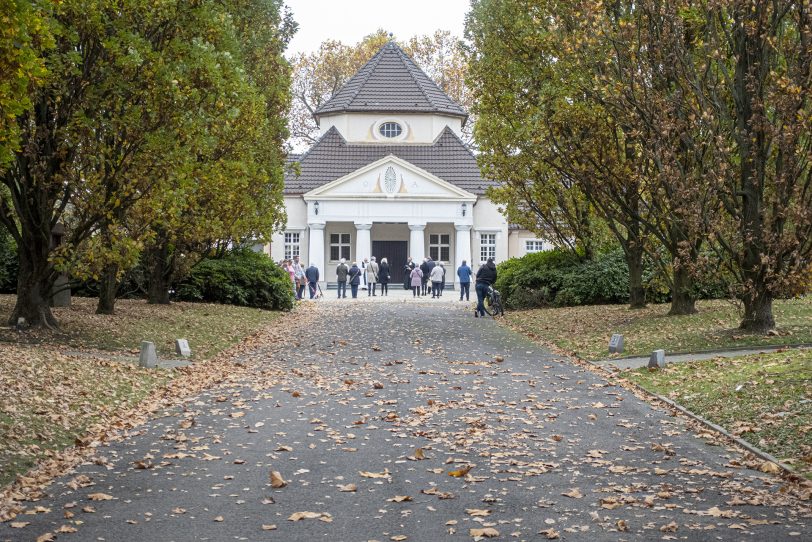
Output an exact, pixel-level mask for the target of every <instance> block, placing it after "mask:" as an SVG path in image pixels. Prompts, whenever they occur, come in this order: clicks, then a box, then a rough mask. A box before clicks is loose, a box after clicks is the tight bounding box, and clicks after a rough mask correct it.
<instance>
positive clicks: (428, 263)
mask: <svg viewBox="0 0 812 542" xmlns="http://www.w3.org/2000/svg"><path fill="white" fill-rule="evenodd" d="M436 265H437V264H436V263H435V262H434V260H432V259H431V256H429V258H428V260H426V267H427V268H428V270H429V276H431V272H432V270H433V269H434V267H435V266H436ZM426 286H427V287H428V290H427V291H426V295H428V294H431V293H433V292H432V291H431V290H432V288H431V286H432V284H431V281H427V282H426Z"/></svg>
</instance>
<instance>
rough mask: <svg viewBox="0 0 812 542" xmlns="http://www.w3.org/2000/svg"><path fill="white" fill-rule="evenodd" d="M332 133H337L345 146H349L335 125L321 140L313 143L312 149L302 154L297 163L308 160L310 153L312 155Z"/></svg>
mask: <svg viewBox="0 0 812 542" xmlns="http://www.w3.org/2000/svg"><path fill="white" fill-rule="evenodd" d="M330 132H333V133H335V134H336V135H337V136H338V137H339V138H341V140H342V141H343V142H344V144H345V145H346V144H347V140H346V139H345V138H344V136H343V135H341V132H339V131H338V128H336V127H335V125H333V126H330V128H329V129H328V130H327V131H326V132H324V135H322V136H321V137H320V138H318V139H317V140H316V142H315V143H313V144H312V145H310V147H309V148H308V149H307V150H306V151H305V152H303V153H301V154H300V155H299V159H298V160H296V161H297V162H301V161H303V160H304V159H305V158H307V156H308V155H309V154H310V153H311V152H312V151H313V150H315V149H316V147H318V146H319V144H321V142H322V141H324V140H325V139H327V136H328V135H330Z"/></svg>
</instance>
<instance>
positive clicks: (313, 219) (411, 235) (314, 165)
mask: <svg viewBox="0 0 812 542" xmlns="http://www.w3.org/2000/svg"><path fill="white" fill-rule="evenodd" d="M314 116H315V119H316V122H317V123H318V125H319V128H320V136H319V139H318V141H317V142H316V143H315V144H314V145H313V146H312V147H311V148H310V149H309V150H308V151H307V152H305V153H304V154H302V155H299V156H292V157H291V160H292V161H293V162H296V164H292V165H293V167H290V168H288V170H289V171H288V173H286V175H285V188H284V201H285V208H286V212H287V224H286V226H285V229H284V231H282V232H279V233H277V234H275V235H274V237H273V238H272V242H271V247H270V251H271V257H272V258H273V259H274V260H276V261H280V260H282V259H288V258H292V257H293V256H295V255H299V257H300V259H301V261H302V262H303V263H304V264H305V265H309V264H310V263H313V264H315V265H316V266H317V267H318V268H319V270H320V271H321V277H322V286H325V287H326V286H327V285H330V286H332V285H333V284H335V281H336V275H335V270H336V267H337V265H338V262H339V260H340V259H341V258H346V260H347V264H348V265H349V264H350V263H351V262H353V261H357V262H358V264H359V266H360V265H361V262H362V261H363V260H364V258H370V257H372V256H375V257H376V258H377V260H378V261H379V262H380V260H381V259H382V258H387V260H388V261H389V263H390V267H391V270H392V277H391V281H392V283H395V284H397V283H399V282H403V278H404V277H403V267H404V264H405V262H406V259H407V257H409V256H411V257H412V259H413V260H414V261H415V262H416V263H417V264H418V265H419V264H420V263H421V262H422V260H423V258H424V257H431V258H432V259H433V260H435V261H438V262H440V261H441V262H443V263H444V264H445V266H446V268H447V274H446V276H447V282H448V283H449V284H451V283H452V282H457V280H458V279H457V276H456V269H457V267H458V266H459V265H460V263H461V262H462V260H466V261H467V262H468V264H469V265H470V266H471V268H472V269H473V270H474V271H476V270H477V268H478V267H479V265H480V264H481V263H483V262H484V261H486V260H487V258H489V257H492V258H494V259H495V260H496V261H497V262H499V261H502V260H505V259H507V258H509V257H512V256H522V255H524V254H525V253H527V252H535V251H538V250H541V249H542V246H543V244H542V242H541V240H539V239H536V238H534V236H533V235H532V234H530V233H529V232H526V231H520V230H515V229H511V228H509V226H508V223H507V220H506V219H505V217H504V216H503V215H502V214H501V213H500V212H499V209H498V208H497V206H496V205H495V204H493V203H492V202H491V201H490V200H489V199H488V198H487V196H486V194H485V191H486V189H487V188H488V187H489V186H491V185H493V184H495V183H494V182H493V181H490V180H487V179H483V178H482V176H481V175H480V171H479V168H478V166H477V162H476V157H475V156H474V154H473V153H472V152H471V150H470V149H469V148H468V147H467V146H466V145H465V143H464V142H463V141H462V139H461V135H462V127H463V125H464V123H465V122H466V120H467V117H468V114H467V112H466V111H465V110H464V109H463V108H462V107H461V106H460V105H459V104H458V103H456V102H455V101H454V100H452V99H451V98H450V97H449V96H448V95H446V94H445V93H444V92H443V91H442V90H441V89H440V87H439V86H438V85H437V84H436V83H435V82H434V81H433V80H432V79H431V78H430V77H429V76H428V75H426V73H425V72H423V71H422V70H421V69H420V68H419V67H418V66H417V65H416V64H415V63H414V61H413V60H412V59H411V58H409V56H408V55H407V54H406V53H405V52H404V51H403V50H402V49H401V48H400V47H399V46H398V45H397V44H395V43H394V42H391V41H390V42H389V43H387V44H386V45H384V46H383V47H382V48H381V49H380V51H378V52H377V53H376V54H375V56H374V57H372V59H371V60H370V61H369V62H368V63H367V64H365V65H364V66H363V67H362V68H361V69H360V70H359V71H358V73H357V74H355V75H354V76H353V77H352V78H351V79H349V80H348V81H347V83H346V84H345V85H344V86H343V87H342V88H341V89H340V90H339V91H338V92H336V93H335V94H334V95H333V96H332V98H330V100H328V101H327V102H326V103H324V104H322V105H321V106H320V107H319V108H318V109H317V110H316V111H315V113H314ZM297 170H298V171H297Z"/></svg>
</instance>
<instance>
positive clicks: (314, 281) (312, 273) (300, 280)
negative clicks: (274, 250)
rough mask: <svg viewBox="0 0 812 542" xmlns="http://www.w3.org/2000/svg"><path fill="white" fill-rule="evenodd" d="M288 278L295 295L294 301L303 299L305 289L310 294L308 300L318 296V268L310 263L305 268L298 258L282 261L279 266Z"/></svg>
mask: <svg viewBox="0 0 812 542" xmlns="http://www.w3.org/2000/svg"><path fill="white" fill-rule="evenodd" d="M280 265H281V266H282V269H284V270H285V271H286V272H287V273H288V275H289V276H290V280H291V282H292V283H293V293H295V294H296V299H297V300H299V301H301V300H302V299H304V292H305V288H307V289H308V291H309V293H310V299H313V298H314V297H317V296H318V295H319V291H320V288H319V276H320V274H319V268H318V267H316V265H315V264H313V263H311V264H310V267H307V268H305V267H304V266H303V265H302V264H301V263H300V262H299V256H298V255H297V256H294V257H293V258H292V259H290V260H282V263H281V264H280Z"/></svg>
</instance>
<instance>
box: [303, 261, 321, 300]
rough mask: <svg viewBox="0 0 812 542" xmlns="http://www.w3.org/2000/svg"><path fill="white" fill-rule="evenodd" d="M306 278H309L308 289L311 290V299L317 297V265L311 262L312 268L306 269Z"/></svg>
mask: <svg viewBox="0 0 812 542" xmlns="http://www.w3.org/2000/svg"><path fill="white" fill-rule="evenodd" d="M305 277H306V278H307V285H308V289H309V290H310V299H313V298H314V297H316V292H318V287H319V268H318V267H316V264H315V263H313V262H310V267H308V268H307V269H305Z"/></svg>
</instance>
